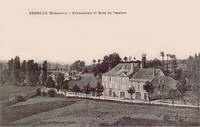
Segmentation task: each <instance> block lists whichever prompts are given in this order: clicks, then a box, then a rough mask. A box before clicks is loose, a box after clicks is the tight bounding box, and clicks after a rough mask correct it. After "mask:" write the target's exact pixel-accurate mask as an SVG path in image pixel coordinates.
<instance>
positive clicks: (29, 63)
mask: <svg viewBox="0 0 200 127" xmlns="http://www.w3.org/2000/svg"><path fill="white" fill-rule="evenodd" d="M33 65H34V61H33V60H28V61H27V63H26V71H27V72H26V78H25V81H24V82H25V83H26V84H27V85H33V84H34V80H33V79H34V78H33V75H34V69H33Z"/></svg>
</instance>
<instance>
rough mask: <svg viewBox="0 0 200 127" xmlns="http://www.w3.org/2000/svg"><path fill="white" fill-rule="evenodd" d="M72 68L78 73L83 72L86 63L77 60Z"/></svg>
mask: <svg viewBox="0 0 200 127" xmlns="http://www.w3.org/2000/svg"><path fill="white" fill-rule="evenodd" d="M70 68H71V69H72V70H76V71H78V72H82V71H83V70H84V68H85V62H84V61H80V60H77V61H75V62H74V63H73V64H72V65H71V66H70Z"/></svg>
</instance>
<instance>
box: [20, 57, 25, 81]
mask: <svg viewBox="0 0 200 127" xmlns="http://www.w3.org/2000/svg"><path fill="white" fill-rule="evenodd" d="M25 78H26V60H24V61H23V62H22V65H21V72H20V83H24V80H25Z"/></svg>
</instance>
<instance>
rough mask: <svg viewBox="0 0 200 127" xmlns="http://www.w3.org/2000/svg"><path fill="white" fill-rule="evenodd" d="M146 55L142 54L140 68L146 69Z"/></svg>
mask: <svg viewBox="0 0 200 127" xmlns="http://www.w3.org/2000/svg"><path fill="white" fill-rule="evenodd" d="M146 56H147V55H146V54H145V53H143V54H142V66H143V68H146V60H147V57H146Z"/></svg>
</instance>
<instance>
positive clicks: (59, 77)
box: [56, 73, 65, 90]
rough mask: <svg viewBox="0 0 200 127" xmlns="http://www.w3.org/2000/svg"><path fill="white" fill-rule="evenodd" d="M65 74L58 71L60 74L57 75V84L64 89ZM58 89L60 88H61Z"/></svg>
mask: <svg viewBox="0 0 200 127" xmlns="http://www.w3.org/2000/svg"><path fill="white" fill-rule="evenodd" d="M64 79H65V78H64V74H63V73H58V75H57V76H56V82H57V85H58V88H59V89H62V88H63V86H62V85H63V84H64V83H63V82H64ZM59 89H58V90H59Z"/></svg>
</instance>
